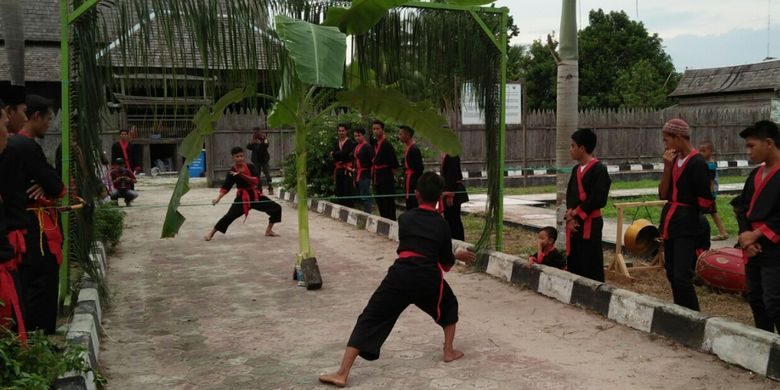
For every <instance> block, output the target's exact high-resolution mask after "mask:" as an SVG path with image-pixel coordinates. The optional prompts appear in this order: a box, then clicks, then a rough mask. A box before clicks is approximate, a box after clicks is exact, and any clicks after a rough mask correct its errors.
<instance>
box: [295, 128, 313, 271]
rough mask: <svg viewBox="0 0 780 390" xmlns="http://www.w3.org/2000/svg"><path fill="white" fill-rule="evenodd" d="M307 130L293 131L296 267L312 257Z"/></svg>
mask: <svg viewBox="0 0 780 390" xmlns="http://www.w3.org/2000/svg"><path fill="white" fill-rule="evenodd" d="M308 133H309V129H307V128H306V126H299V127H298V128H297V129H296V131H295V171H296V172H295V173H296V178H297V180H296V185H295V199H296V201H297V203H298V244H299V249H300V253H299V254H298V265H300V263H301V261H302V260H304V259H308V258H312V257H314V252H313V251H312V250H311V244H310V242H309V210H308V205H307V201H306V187H307V184H306V149H307V148H306V137H307V135H308Z"/></svg>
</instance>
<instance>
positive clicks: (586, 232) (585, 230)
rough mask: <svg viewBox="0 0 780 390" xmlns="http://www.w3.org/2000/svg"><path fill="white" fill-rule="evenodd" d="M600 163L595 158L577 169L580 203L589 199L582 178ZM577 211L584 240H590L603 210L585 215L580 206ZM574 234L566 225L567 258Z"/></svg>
mask: <svg viewBox="0 0 780 390" xmlns="http://www.w3.org/2000/svg"><path fill="white" fill-rule="evenodd" d="M598 161H599V160H598V159H595V158H594V159H593V160H590V162H589V163H588V164H587V165H585V167H584V168H583V169H580V168H579V167H577V168H575V169H576V170H577V172H576V174H577V198H578V199H579V200H580V202H584V201H585V200H587V199H588V193H587V192H585V187H584V186H583V185H582V178H583V177H585V173H587V172H588V171H589V170H590V168H592V167H593V166H594V165H596V163H597V162H598ZM575 210H577V214H578V215H579V217H580V218H581V219H582V224H583V225H582V238H583V239H586V240H589V239H590V234H591V230H592V229H593V219H594V218H599V217H601V209H596V210H593V211H591V212H590V214H585V212H584V211H582V210H581V209H580V208H579V206H578V207H577V208H576V209H575ZM572 233H573V232H572V230H571V228H570V227H569V225H568V224H566V256H568V255H569V254H570V253H571V235H572ZM540 261H541V260H540Z"/></svg>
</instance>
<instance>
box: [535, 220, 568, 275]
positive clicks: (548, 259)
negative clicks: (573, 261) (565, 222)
mask: <svg viewBox="0 0 780 390" xmlns="http://www.w3.org/2000/svg"><path fill="white" fill-rule="evenodd" d="M557 240H558V231H557V230H555V228H554V227H552V226H545V227H543V228H542V230H540V231H539V237H538V240H537V244H536V248H537V250H536V254H535V255H533V256H531V257H529V258H528V267H529V268H530V267H531V266H532V265H534V264H542V265H546V266H550V267H555V268H560V269H566V259H565V258H564V257H563V255H561V253H560V252H558V251H557V250H556V249H555V241H557Z"/></svg>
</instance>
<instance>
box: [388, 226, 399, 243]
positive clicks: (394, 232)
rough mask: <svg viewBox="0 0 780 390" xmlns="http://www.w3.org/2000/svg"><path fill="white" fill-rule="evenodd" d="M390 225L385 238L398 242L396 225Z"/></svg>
mask: <svg viewBox="0 0 780 390" xmlns="http://www.w3.org/2000/svg"><path fill="white" fill-rule="evenodd" d="M389 224H390V231H389V232H388V234H387V238H389V239H391V240H393V241H398V223H397V222H389Z"/></svg>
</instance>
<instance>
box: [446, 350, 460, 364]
mask: <svg viewBox="0 0 780 390" xmlns="http://www.w3.org/2000/svg"><path fill="white" fill-rule="evenodd" d="M462 357H463V352H461V351H458V350H457V349H453V350H450V351H444V359H443V360H444V362H445V363H449V362H452V361H455V360H458V359H460V358H462Z"/></svg>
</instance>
